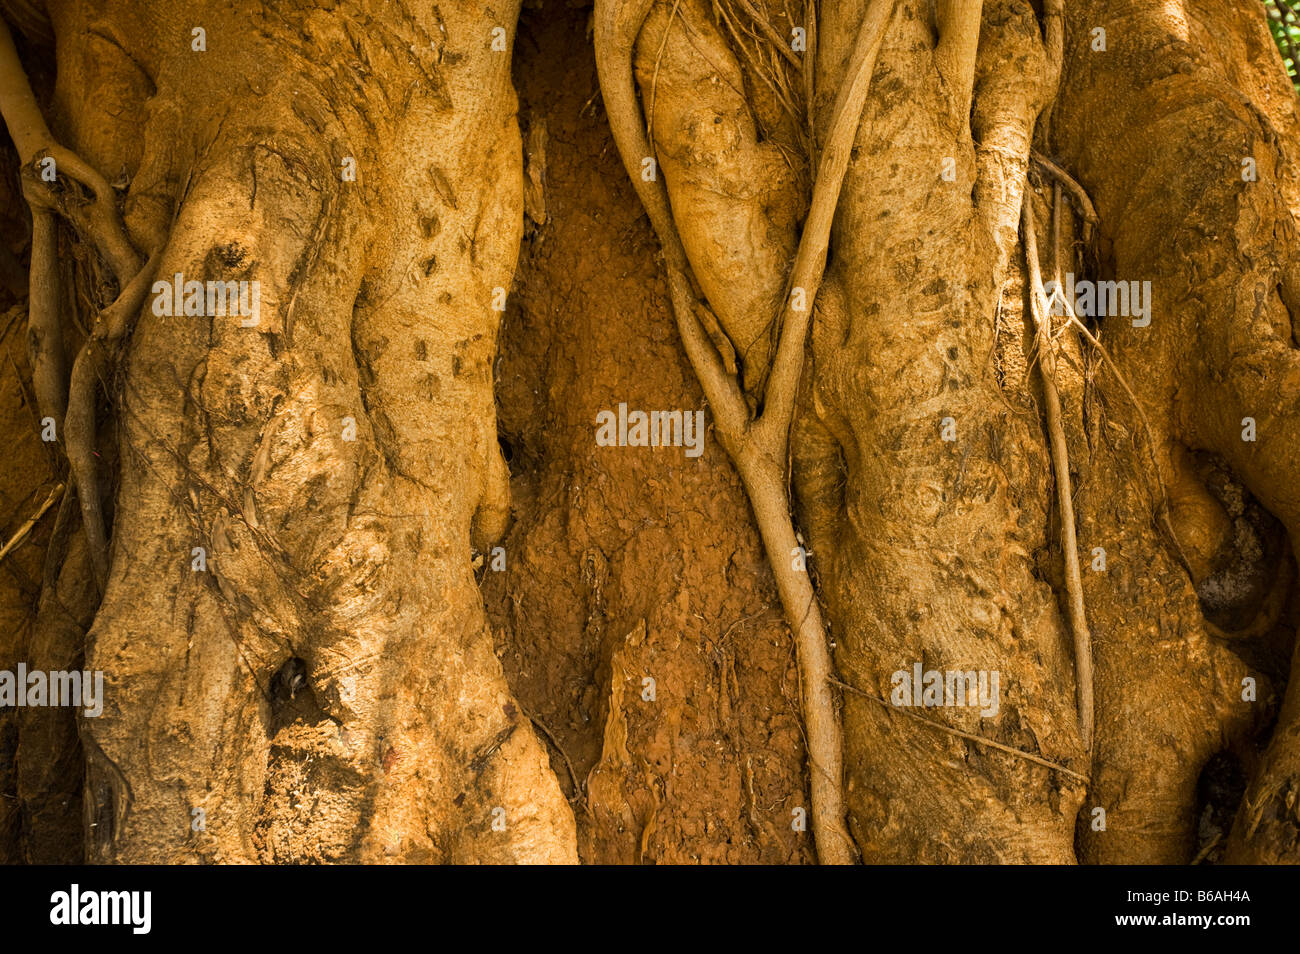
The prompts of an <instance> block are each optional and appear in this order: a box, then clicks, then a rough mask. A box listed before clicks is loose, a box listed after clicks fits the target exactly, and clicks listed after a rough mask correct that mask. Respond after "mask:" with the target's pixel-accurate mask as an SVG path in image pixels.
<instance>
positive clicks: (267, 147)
mask: <svg viewBox="0 0 1300 954" xmlns="http://www.w3.org/2000/svg"><path fill="white" fill-rule="evenodd" d="M0 12H3V14H4V18H5V20H6V21H7V23H8V24H9V29H10V31H11V32H12V34H13V36H14V37H15V40H16V55H10V56H9V57H8V59H7V60H6V59H5V44H4V43H0V60H5V62H4V63H0V97H3V106H4V119H5V124H6V127H7V128H8V130H9V132H10V136H11V139H12V143H10V142H5V143H3V144H0V148H2V149H3V150H4V151H3V154H2V155H0V166H3V168H4V169H5V176H4V179H3V181H0V193H3V198H4V199H5V201H4V202H3V203H0V208H3V209H4V214H3V217H0V236H3V238H4V241H3V242H0V309H2V310H0V319H2V320H0V333H2V336H0V342H3V347H4V351H5V354H6V355H7V357H6V358H5V359H4V361H3V363H2V364H0V367H2V368H3V370H0V375H2V376H3V379H2V380H0V433H2V434H4V435H5V436H6V437H7V438H8V439H9V446H10V448H11V450H10V458H11V461H12V464H11V465H10V466H7V467H6V468H5V469H4V471H3V474H0V546H5V545H6V544H7V543H12V546H10V547H8V549H7V550H6V551H5V553H4V555H3V556H0V571H2V572H0V670H7V671H15V670H16V668H17V666H18V665H19V663H22V664H24V665H25V666H26V668H27V669H28V670H40V671H61V670H71V669H78V670H86V671H87V672H90V673H94V672H97V671H98V672H102V673H103V680H104V690H103V711H102V714H99V715H90V714H87V713H86V712H84V711H78V710H77V709H74V708H71V707H63V708H58V707H29V708H5V709H0V793H3V794H4V795H5V796H7V797H5V798H3V799H0V857H2V858H3V860H6V861H20V860H22V861H29V862H67V861H79V860H82V859H85V860H90V861H98V862H277V863H283V862H322V861H324V862H357V861H361V862H431V861H432V862H489V863H491V862H576V861H579V860H582V861H585V862H597V863H641V862H670V863H671V862H679V863H680V862H709V863H750V862H763V863H808V862H814V861H818V860H820V861H822V862H830V861H835V860H841V861H842V860H851V859H852V858H854V857H860V858H861V859H862V860H864V861H867V862H874V863H892V862H937V863H990V862H992V863H998V862H1033V863H1074V862H1076V861H1077V862H1085V863H1114V862H1127V863H1189V862H1192V861H1194V860H1195V861H1200V860H1206V859H1208V860H1210V861H1213V862H1217V861H1236V862H1266V863H1273V862H1292V863H1294V862H1297V861H1300V809H1297V804H1300V802H1298V800H1297V792H1300V673H1297V670H1296V667H1300V655H1297V651H1296V647H1295V633H1296V626H1297V613H1298V612H1300V606H1298V605H1297V600H1296V596H1295V590H1296V587H1295V583H1296V579H1295V577H1296V566H1297V556H1298V554H1297V553H1296V549H1295V547H1296V543H1295V542H1296V540H1298V539H1300V536H1297V534H1300V510H1297V505H1296V503H1295V501H1294V499H1293V498H1294V494H1293V493H1292V492H1291V490H1292V482H1293V481H1292V477H1293V475H1294V474H1295V473H1296V471H1297V467H1298V465H1300V460H1297V458H1296V454H1297V450H1296V448H1297V447H1300V432H1298V431H1297V428H1298V427H1300V418H1297V417H1296V408H1295V405H1296V400H1297V395H1300V363H1298V362H1300V359H1298V358H1297V355H1296V350H1295V349H1296V348H1297V347H1298V346H1297V340H1300V337H1298V336H1297V334H1296V332H1295V331H1294V329H1293V314H1295V313H1296V312H1295V311H1294V309H1296V308H1300V272H1297V271H1296V267H1295V264H1294V262H1295V260H1296V248H1295V243H1296V240H1297V239H1296V231H1295V228H1294V216H1295V215H1296V214H1297V213H1300V167H1297V166H1296V164H1295V159H1296V156H1297V155H1300V124H1298V121H1297V112H1296V93H1295V91H1294V90H1293V88H1292V86H1291V84H1290V82H1289V79H1288V77H1287V75H1286V73H1285V70H1284V69H1283V66H1282V62H1281V58H1280V55H1279V53H1278V52H1277V49H1276V47H1275V46H1274V44H1273V41H1272V38H1271V37H1270V35H1269V32H1268V28H1267V25H1266V22H1265V18H1264V11H1263V7H1262V5H1261V4H1259V3H1258V2H1257V0H1230V2H1227V3H1224V2H1211V0H1188V2H1187V3H1184V4H1182V5H1175V6H1174V7H1171V6H1170V5H1169V4H1167V3H1165V2H1162V0H1124V2H1116V0H1105V2H1102V0H1066V2H1065V3H1064V4H1062V3H1061V2H1059V0H1041V2H1029V0H983V2H979V0H975V2H971V0H939V2H923V0H837V2H829V3H824V4H820V5H817V6H816V8H815V9H814V7H813V5H812V4H805V3H797V2H796V3H792V4H775V3H772V2H770V0H714V2H711V3H706V2H704V0H671V2H670V0H597V2H596V4H595V7H594V8H591V7H589V6H586V5H584V4H583V3H582V2H581V0H569V3H567V4H561V3H558V2H556V0H536V2H533V0H530V2H529V5H528V6H527V7H526V8H525V9H523V10H522V11H521V10H520V8H519V6H518V4H517V3H516V4H511V3H508V4H506V5H504V6H497V7H492V8H484V7H474V6H468V5H464V4H459V5H458V4H456V3H454V2H452V3H446V2H440V3H439V4H437V5H436V6H434V5H429V4H423V3H415V2H397V3H370V2H367V0H345V2H343V3H341V4H336V5H334V6H333V7H331V8H330V9H324V8H317V7H316V5H313V4H302V3H287V4H286V3H270V2H263V0H237V2H235V3H233V4H232V3H215V2H203V3H198V4H195V3H192V2H189V3H179V2H174V0H153V2H150V3H148V4H144V5H140V4H136V3H128V2H124V0H110V2H107V3H104V2H100V3H91V2H88V0H48V2H46V3H41V2H33V0H0ZM0 39H3V37H0ZM29 84H30V90H31V91H32V93H34V96H35V99H34V100H32V99H31V98H30V96H29V95H28V93H27V90H28V88H29ZM43 126H48V130H46V129H44V128H43ZM47 159H51V160H52V161H53V168H54V169H55V170H57V172H56V174H55V175H54V177H53V179H50V178H48V177H46V178H43V177H42V172H43V171H44V170H46V169H47V165H46V164H45V160H47ZM620 159H621V162H620ZM24 199H25V200H26V202H25V204H26V206H27V208H26V209H24ZM646 213H648V215H647V214H646ZM119 223H120V225H119ZM187 282H199V283H204V284H203V285H202V286H201V287H200V288H199V292H198V293H197V296H190V297H189V298H188V299H187V289H186V287H185V283H187ZM214 282H232V283H238V282H247V283H249V285H247V286H245V287H247V288H255V289H256V290H257V298H256V299H254V300H255V301H256V302H257V304H256V305H254V306H253V307H252V308H251V309H245V311H243V312H238V313H233V312H230V311H228V310H227V309H225V308H221V309H215V310H214V308H213V304H212V298H211V294H210V293H208V292H207V288H208V287H209V286H208V285H207V283H214ZM1108 282H1110V283H1124V285H1123V291H1124V293H1125V297H1122V298H1115V299H1113V300H1111V301H1110V302H1109V306H1110V307H1109V308H1103V309H1100V313H1099V310H1098V309H1096V308H1090V307H1089V306H1088V303H1087V302H1086V301H1084V300H1082V299H1078V300H1076V299H1074V298H1070V300H1069V302H1068V305H1069V307H1064V308H1063V307H1061V303H1062V301H1064V300H1065V299H1066V298H1067V297H1069V296H1067V295H1066V294H1065V292H1066V291H1069V290H1075V289H1082V288H1085V287H1086V288H1089V289H1091V288H1093V287H1094V286H1096V285H1097V284H1098V283H1108ZM1130 283H1135V284H1130ZM1143 283H1149V284H1147V285H1144V284H1143ZM1043 284H1046V286H1047V287H1046V288H1045V289H1044V288H1043V287H1042V286H1043ZM1101 287H1103V288H1107V289H1110V288H1112V287H1114V288H1115V289H1116V290H1117V292H1118V286H1109V285H1103V286H1101ZM1058 288H1059V289H1060V291H1059V292H1058V293H1056V294H1053V290H1054V289H1058ZM176 289H179V294H174V293H173V292H174V290H176ZM173 298H175V301H172V299H173ZM187 300H188V301H189V302H190V305H189V307H187ZM169 306H174V307H169ZM1071 310H1073V311H1075V312H1077V315H1076V318H1077V320H1075V319H1072V318H1071ZM809 319H810V320H809ZM805 330H806V331H807V340H806V341H805V339H804V338H803V337H801V335H803V334H804V333H805ZM800 366H802V367H800ZM790 372H793V374H792V375H791V373H790ZM796 385H797V388H796V387H795V386H796ZM787 386H789V387H788V388H787ZM787 398H793V400H792V401H789V402H787ZM787 403H788V404H789V406H788V407H787ZM620 406H623V408H622V413H623V414H624V415H626V414H627V413H628V412H629V411H631V412H635V411H638V410H644V411H647V412H649V411H654V410H665V411H670V412H675V413H676V414H677V415H678V417H677V420H679V421H681V422H683V424H684V423H685V422H686V421H688V420H690V421H693V420H694V419H695V418H694V415H695V413H696V412H703V415H704V420H705V421H706V422H707V424H708V427H707V429H706V430H704V432H703V433H702V434H699V435H698V436H699V437H700V439H701V441H702V443H701V444H700V445H699V446H698V453H697V449H696V448H693V447H692V446H691V444H690V443H689V441H687V440H686V439H685V437H686V436H688V435H689V434H690V432H689V431H683V430H682V429H681V428H679V429H678V432H677V434H678V437H679V438H683V439H681V440H678V441H676V442H675V443H674V442H673V441H671V440H665V441H664V444H665V445H667V446H636V444H637V441H636V440H635V439H631V440H626V441H616V442H615V444H618V445H620V446H608V445H609V443H610V442H609V441H608V440H605V439H602V437H601V433H602V432H601V421H602V420H605V419H607V418H606V415H609V414H611V413H612V415H613V416H615V417H617V416H618V415H619V414H620ZM786 412H789V413H790V414H791V417H789V418H786V417H784V416H783V415H784V414H785V413H786ZM51 421H52V425H51V423H50V422H51ZM51 426H52V427H53V432H52V434H51V431H50V427H51ZM665 433H666V432H665ZM787 434H788V436H787ZM43 436H44V437H46V438H48V437H50V436H53V438H54V439H53V440H49V439H43ZM625 436H626V435H625ZM787 444H788V451H787ZM622 445H627V446H622ZM33 517H35V519H33ZM791 544H797V545H791ZM786 550H789V551H790V552H789V553H786V552H785V551H786ZM804 574H806V576H805V575H804ZM810 583H811V584H812V586H811V587H810V586H809V584H810ZM814 591H815V594H816V596H815V600H814V599H812V598H811V597H810V598H808V599H804V600H803V602H800V599H799V598H798V597H797V596H793V595H792V594H799V593H804V592H808V593H811V592H814ZM831 667H833V672H832V673H831V674H830V675H829V676H825V675H821V673H822V672H823V671H824V670H830V669H831ZM918 673H919V674H921V677H922V678H921V684H918V685H915V686H913V682H914V681H915V678H916V675H917V674H918ZM928 673H937V674H938V677H939V680H940V686H939V690H938V693H937V695H932V694H930V693H927V692H925V691H924V689H925V686H926V685H931V686H932V683H931V681H930V679H931V677H930V676H927V675H926V674H928ZM945 674H947V678H946V680H945ZM952 674H957V675H958V678H957V680H956V682H955V683H954V680H953V678H952ZM967 675H968V676H969V679H970V681H969V682H967V681H966V676H967ZM954 685H955V686H956V688H955V690H954V689H953V686H954ZM945 689H946V690H947V691H946V692H945ZM932 691H933V687H932ZM82 709H83V710H84V707H82ZM841 763H842V771H841V770H839V769H838V768H837V766H838V765H840V764H841Z"/></svg>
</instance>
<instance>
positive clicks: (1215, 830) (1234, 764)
mask: <svg viewBox="0 0 1300 954" xmlns="http://www.w3.org/2000/svg"><path fill="white" fill-rule="evenodd" d="M1245 792H1246V775H1245V773H1244V772H1242V770H1241V763H1240V762H1239V761H1238V760H1237V757H1236V756H1235V755H1233V754H1232V753H1231V752H1216V753H1215V754H1214V755H1212V756H1210V758H1209V761H1207V762H1206V763H1205V766H1204V767H1203V768H1202V769H1201V775H1200V777H1199V778H1198V779H1197V780H1196V819H1197V830H1196V856H1197V857H1200V856H1201V854H1202V853H1203V852H1204V853H1206V854H1205V858H1204V860H1205V861H1208V862H1211V863H1213V862H1214V861H1216V860H1218V858H1219V856H1220V855H1221V854H1222V851H1223V844H1224V842H1226V841H1227V839H1228V831H1229V830H1230V829H1231V828H1232V819H1233V817H1234V816H1235V815H1236V814H1237V806H1238V805H1240V804H1241V797H1242V795H1244V794H1245Z"/></svg>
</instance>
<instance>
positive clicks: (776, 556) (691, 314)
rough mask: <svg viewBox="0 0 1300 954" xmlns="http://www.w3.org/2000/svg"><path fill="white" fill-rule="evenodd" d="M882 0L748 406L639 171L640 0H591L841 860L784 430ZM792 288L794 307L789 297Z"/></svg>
mask: <svg viewBox="0 0 1300 954" xmlns="http://www.w3.org/2000/svg"><path fill="white" fill-rule="evenodd" d="M893 8H894V3H893V0H872V2H871V4H870V5H869V7H868V8H867V11H866V14H865V16H864V18H863V21H862V25H861V28H860V29H859V33H858V38H857V42H856V44H855V46H854V49H853V52H852V54H851V57H850V61H849V65H848V71H847V73H846V75H845V79H844V82H843V84H842V85H841V87H840V89H839V91H838V92H837V94H836V98H835V103H834V106H833V109H832V113H831V115H832V120H831V127H830V129H829V131H828V134H827V137H826V142H825V148H824V149H823V150H822V152H821V156H820V160H819V161H818V164H817V175H816V179H815V180H814V184H813V195H812V201H811V203H810V205H809V210H808V215H807V218H806V219H805V220H804V228H803V234H802V236H801V238H800V241H799V247H798V249H797V251H796V253H795V258H794V262H793V263H792V266H791V270H790V278H789V281H788V283H787V287H786V296H785V302H784V305H783V308H782V314H781V316H780V317H781V320H780V322H779V326H778V327H779V329H780V331H779V337H778V343H777V349H776V355H775V358H774V360H773V364H772V369H771V374H770V376H769V378H768V381H767V383H766V386H765V392H764V393H765V400H764V402H763V405H762V407H763V411H762V413H761V415H760V416H758V417H755V416H754V414H753V413H752V412H751V411H750V407H749V405H748V403H747V402H746V399H745V395H744V391H743V389H742V388H741V386H740V382H739V380H738V377H737V375H736V374H735V371H734V365H732V364H730V363H729V362H727V361H726V359H725V353H720V350H719V348H718V347H717V346H715V345H714V343H713V341H712V340H711V338H710V335H709V333H708V331H707V330H706V328H705V326H704V325H703V324H702V323H701V320H700V317H699V316H698V314H697V305H698V296H697V295H696V292H695V285H694V281H693V278H692V275H691V269H690V264H689V263H688V261H687V259H686V255H685V251H684V248H683V246H682V241H681V237H680V235H679V234H678V232H677V228H676V223H675V222H674V220H673V217H672V213H671V211H670V208H671V206H670V203H669V201H668V195H667V191H666V189H665V187H664V185H663V183H662V182H659V181H655V182H651V183H647V182H645V181H644V180H642V179H641V176H640V164H641V159H642V157H644V156H648V155H651V149H652V146H651V144H650V143H649V141H648V139H647V134H646V129H645V119H644V116H643V114H642V111H641V109H640V105H639V103H638V101H637V98H636V92H635V89H634V88H633V86H632V62H631V57H632V49H633V47H634V45H635V41H636V37H637V35H638V34H639V32H640V30H641V25H642V23H643V22H644V19H645V16H646V14H647V13H648V11H649V4H648V3H647V2H646V0H621V2H620V0H597V4H596V30H595V37H596V60H597V66H598V69H599V72H600V84H601V90H602V92H603V94H604V96H605V101H606V109H607V112H608V114H609V119H610V126H611V129H612V131H613V134H614V140H615V142H616V143H617V144H618V147H619V152H620V153H621V154H622V157H623V162H624V165H625V166H627V168H628V172H629V175H630V176H631V178H632V181H633V184H634V185H635V186H636V188H637V192H638V194H639V195H640V197H641V200H642V203H643V204H644V205H645V207H646V211H647V213H648V214H649V216H650V221H651V224H652V225H653V226H654V228H655V231H656V233H657V234H658V236H659V241H660V244H661V246H662V247H663V251H664V258H665V262H666V266H667V272H668V284H669V290H670V293H671V300H672V310H673V315H674V318H675V320H676V322H677V327H678V331H679V333H680V334H681V337H682V345H683V347H684V349H685V350H686V353H687V357H688V358H689V359H690V362H691V366H692V367H693V368H694V370H695V374H696V377H697V378H698V379H699V381H700V385H701V387H702V388H703V389H704V393H705V396H706V398H707V399H708V401H709V405H710V407H711V408H712V410H713V415H714V423H715V427H716V429H717V433H718V437H719V441H720V443H721V444H722V446H723V448H724V449H725V450H726V451H727V453H728V455H729V456H730V457H731V459H732V461H733V463H734V464H735V466H736V469H737V471H738V472H739V474H740V478H741V482H742V484H743V485H744V487H745V492H746V495H747V496H748V497H749V501H750V505H751V506H752V507H753V510H754V515H755V519H756V521H757V523H758V528H759V533H760V535H761V536H762V538H763V544H764V549H765V551H766V553H767V557H768V562H769V563H770V565H771V567H772V572H773V575H774V576H775V577H776V583H777V589H778V591H779V592H780V594H781V603H782V606H783V608H784V610H785V617H786V621H787V623H788V624H789V626H790V628H791V630H792V631H793V633H794V636H795V644H796V650H797V656H798V660H799V671H800V676H801V685H802V693H801V695H802V708H803V713H802V714H803V720H804V727H805V732H806V735H807V740H808V757H809V762H810V763H811V772H810V776H811V778H810V782H811V784H810V787H811V795H812V811H811V815H812V820H813V834H814V839H815V843H816V847H817V856H818V860H819V861H820V862H821V863H822V864H852V863H853V862H854V861H855V860H856V849H855V847H854V843H853V840H852V838H851V837H850V835H849V833H848V829H847V828H846V826H845V805H844V783H843V747H844V740H843V728H842V726H841V724H840V715H839V710H838V706H837V703H836V698H835V695H834V693H833V692H832V691H831V686H832V685H835V684H836V682H837V681H836V680H834V677H833V664H832V661H831V656H830V650H829V648H828V646H827V639H826V627H825V624H824V622H823V620H822V617H821V610H820V607H819V605H818V602H817V595H816V592H815V591H814V589H813V585H812V582H811V580H810V579H809V577H808V574H807V573H800V572H798V571H796V570H794V569H793V568H792V566H791V560H790V553H791V552H792V550H793V549H794V548H795V547H796V546H797V545H798V543H797V538H796V536H795V531H794V523H793V520H792V518H791V515H790V498H789V492H788V489H787V485H786V469H787V464H788V456H789V434H790V425H791V421H792V420H793V418H794V406H795V397H796V394H797V392H798V386H799V379H800V376H801V374H802V372H803V365H804V361H805V342H806V340H807V335H808V328H809V325H810V323H811V320H812V312H813V303H814V299H815V298H816V294H817V290H818V288H819V286H820V284H821V280H822V276H823V274H824V272H825V268H826V256H827V249H828V242H829V236H830V229H831V222H832V220H833V219H834V215H835V210H836V207H837V206H838V204H839V194H840V188H841V186H842V185H843V181H844V175H845V172H846V171H847V168H848V161H849V155H850V152H851V150H852V146H853V141H854V138H855V137H856V135H857V130H858V126H859V124H860V123H861V118H862V111H863V107H864V105H865V103H866V98H867V92H868V89H869V87H870V83H871V72H872V69H873V67H874V66H875V61H876V55H877V53H878V52H879V49H880V44H881V41H882V39H883V37H884V32H885V27H886V25H887V24H888V22H889V18H890V16H891V15H892V13H893ZM794 288H800V289H802V290H803V294H802V296H800V297H801V298H802V302H803V307H802V308H801V309H799V310H796V309H795V308H794V307H793V303H794V301H795V296H794V295H792V294H791V292H792V290H793V289H794Z"/></svg>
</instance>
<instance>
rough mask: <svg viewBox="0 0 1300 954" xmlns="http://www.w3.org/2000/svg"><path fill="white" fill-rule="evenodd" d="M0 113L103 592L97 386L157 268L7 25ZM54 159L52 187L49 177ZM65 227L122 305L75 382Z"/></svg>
mask: <svg viewBox="0 0 1300 954" xmlns="http://www.w3.org/2000/svg"><path fill="white" fill-rule="evenodd" d="M0 115H3V117H4V121H5V126H6V128H7V129H8V130H9V134H10V136H11V137H12V139H13V141H14V144H15V145H16V146H17V147H18V154H19V158H20V160H21V161H22V164H23V195H24V197H25V198H26V200H27V204H28V206H29V207H30V209H31V213H32V256H31V276H30V283H29V287H30V296H29V299H28V319H27V324H28V340H29V341H30V342H32V345H33V346H32V355H31V359H32V377H33V381H34V384H35V389H36V399H37V405H38V407H39V410H40V413H41V415H42V417H49V418H53V419H54V421H55V423H56V432H59V433H62V435H63V441H64V449H65V452H66V453H67V456H68V464H69V468H70V469H71V471H72V478H73V481H74V482H75V485H76V488H77V499H78V500H79V501H80V504H81V512H82V522H83V525H84V530H85V534H86V542H87V544H88V547H89V551H90V558H91V565H92V567H93V569H94V575H95V582H96V585H97V586H98V587H99V590H100V593H101V594H102V593H103V591H104V586H105V584H106V582H107V578H108V540H107V535H106V532H105V529H104V517H103V507H102V503H101V499H100V497H101V494H100V483H99V479H98V474H97V470H96V467H95V451H94V445H95V385H96V382H97V381H100V380H106V379H107V378H108V376H109V370H110V368H111V364H112V361H111V358H112V355H111V346H112V345H114V344H115V343H116V342H117V341H119V340H120V339H121V337H122V336H123V334H124V333H125V331H126V328H127V326H128V324H129V323H130V320H131V318H132V317H134V315H135V314H136V313H137V312H138V311H139V310H140V308H141V306H142V305H143V304H144V299H145V295H146V293H147V291H148V288H149V281H148V279H149V277H150V276H151V275H152V268H150V267H145V266H144V263H143V261H142V259H141V256H140V255H139V253H138V252H136V250H135V248H134V246H133V245H132V244H131V241H130V239H129V238H128V237H127V234H126V229H125V227H124V226H123V223H122V218H121V216H120V215H119V214H118V210H117V202H116V195H115V193H114V192H113V189H112V187H111V186H110V185H109V184H108V181H107V180H106V179H105V178H104V177H103V176H102V175H100V174H99V172H98V171H97V170H96V169H94V168H93V167H92V166H91V165H90V164H89V163H87V162H86V161H85V160H83V159H82V158H81V157H80V156H78V155H76V154H75V153H73V152H71V151H70V150H68V149H65V148H64V147H62V146H60V145H59V144H57V143H56V142H55V141H54V138H53V136H52V135H51V134H50V130H49V127H48V126H47V125H46V123H45V120H44V117H42V115H41V112H40V109H39V107H38V106H37V103H36V97H35V95H34V94H33V93H32V88H31V83H30V82H29V81H28V78H27V74H26V73H25V72H24V70H23V68H22V64H21V62H19V59H18V52H17V50H16V49H15V47H14V42H13V37H12V35H11V34H10V32H9V27H8V26H7V25H6V24H5V22H4V20H3V19H0ZM49 160H52V161H53V170H54V175H53V177H52V181H51V179H49V178H47V177H46V176H45V175H44V174H43V173H45V172H46V171H47V167H48V161H49ZM56 213H57V214H58V215H59V216H61V217H62V218H64V219H66V220H67V221H68V222H69V223H71V225H72V226H73V228H75V229H76V230H77V232H78V233H79V234H80V235H81V236H82V238H83V239H85V240H86V241H88V242H89V243H90V244H91V245H93V246H94V247H95V249H96V250H97V251H98V252H99V254H100V255H101V256H102V258H103V260H104V261H105V262H107V263H108V266H109V268H110V269H111V270H112V272H113V275H114V277H115V278H116V280H117V287H118V289H119V293H118V298H117V300H116V301H114V302H113V303H112V304H111V305H109V306H108V307H107V308H105V309H104V310H103V311H102V312H101V313H100V315H99V316H98V317H97V318H96V320H95V323H94V326H93V328H92V329H91V333H90V336H89V338H88V339H87V340H86V342H85V344H84V345H83V346H82V349H81V352H80V353H79V354H78V355H77V359H76V361H75V362H73V366H72V371H71V375H69V373H68V371H67V359H66V355H65V354H64V350H63V334H62V326H61V322H60V314H59V312H60V286H59V281H58V263H57V257H58V254H57V235H56V233H55V214H56Z"/></svg>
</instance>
